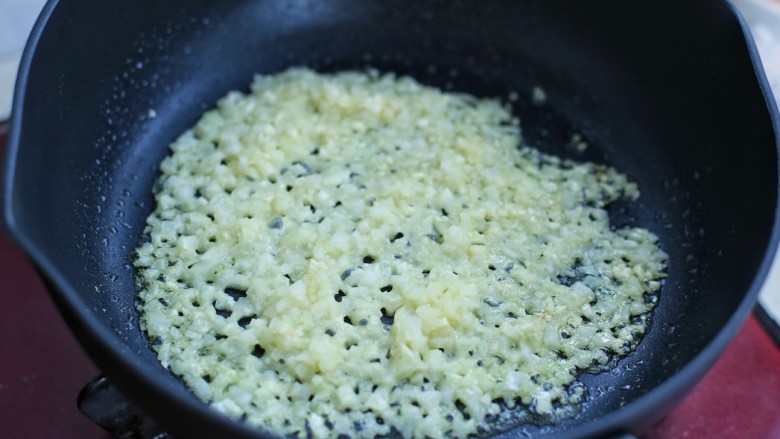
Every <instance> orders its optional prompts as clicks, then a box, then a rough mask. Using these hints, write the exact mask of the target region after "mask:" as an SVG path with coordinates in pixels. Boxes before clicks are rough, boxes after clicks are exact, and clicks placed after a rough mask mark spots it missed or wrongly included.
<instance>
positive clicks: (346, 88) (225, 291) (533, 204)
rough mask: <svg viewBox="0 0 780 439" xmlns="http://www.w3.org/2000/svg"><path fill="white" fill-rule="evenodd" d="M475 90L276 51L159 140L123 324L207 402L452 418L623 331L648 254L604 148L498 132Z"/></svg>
mask: <svg viewBox="0 0 780 439" xmlns="http://www.w3.org/2000/svg"><path fill="white" fill-rule="evenodd" d="M519 145H520V131H519V126H518V122H517V120H516V119H515V118H513V117H512V116H511V114H510V113H509V112H508V111H507V109H505V108H504V107H503V106H502V105H501V104H500V103H499V102H498V101H495V100H487V99H477V98H474V97H472V96H469V95H465V94H453V93H444V92H442V91H440V90H437V89H435V88H432V87H427V86H423V85H420V84H418V83H417V82H415V81H414V80H412V79H410V78H405V77H404V78H396V77H395V76H393V75H389V74H387V75H379V74H377V73H376V72H368V73H339V74H334V75H325V74H317V73H314V72H312V71H309V70H305V69H292V70H288V71H286V72H283V73H281V74H278V75H272V76H258V77H256V78H255V81H254V83H253V84H252V87H251V93H249V94H246V95H245V94H241V93H238V92H233V93H230V94H229V95H228V96H226V97H225V98H224V99H222V100H221V101H220V102H219V104H218V107H217V108H216V109H214V110H212V111H209V112H207V113H206V114H205V115H204V116H203V118H202V119H201V120H200V121H199V122H198V123H197V125H196V126H195V127H194V128H193V129H191V130H189V131H187V132H185V133H184V134H183V135H182V136H181V137H180V138H179V139H178V140H177V141H176V142H174V143H173V144H172V145H171V150H172V155H171V156H169V157H168V158H166V159H165V160H164V161H163V163H162V165H161V170H162V176H161V177H160V180H159V186H158V192H157V193H156V201H157V205H156V210H155V211H154V212H153V213H152V215H151V216H150V217H149V219H148V227H147V230H146V232H147V235H148V237H149V240H148V242H145V243H143V244H141V245H140V246H139V248H138V249H137V259H136V261H135V266H136V268H137V270H138V277H139V285H140V288H141V292H140V299H141V303H140V311H141V313H142V319H141V324H142V328H143V329H144V330H145V331H146V332H147V334H148V335H149V337H150V339H151V340H152V342H153V346H154V349H155V350H156V351H157V352H158V355H159V359H160V361H161V362H162V364H163V365H165V366H166V367H168V368H170V370H172V371H173V372H174V373H176V374H177V375H180V376H181V377H182V378H183V379H184V381H185V382H186V383H187V384H188V386H189V387H190V388H191V389H192V390H193V391H194V392H195V394H197V396H198V397H200V398H202V399H203V400H204V401H207V402H208V403H209V404H210V405H211V406H212V407H214V408H215V409H217V410H220V411H222V412H224V413H226V414H227V415H229V416H232V417H235V418H242V419H244V420H245V421H246V422H247V423H249V424H251V425H255V426H262V427H264V428H267V429H270V430H271V431H275V432H277V433H279V434H281V435H286V434H297V435H299V436H313V437H335V436H338V435H339V434H345V435H348V436H354V437H374V436H376V435H386V434H390V433H400V434H401V435H403V436H404V437H425V436H429V437H441V436H445V435H447V436H453V437H464V436H468V435H470V434H473V433H475V432H477V431H478V429H489V427H490V426H489V425H488V424H489V422H488V420H489V419H492V418H494V417H495V415H497V414H499V413H500V412H501V411H502V410H506V409H511V408H513V407H517V406H518V405H519V406H525V407H527V408H528V409H529V410H531V411H534V412H536V413H540V414H549V413H551V412H552V411H553V410H554V407H556V406H559V405H565V404H567V403H568V402H570V394H569V393H568V392H567V391H566V388H567V386H568V385H570V384H571V383H572V382H573V381H574V380H575V379H576V376H577V374H578V373H579V372H581V371H582V370H586V369H588V368H590V367H591V366H593V365H594V364H596V365H603V364H606V363H607V362H608V361H609V359H610V357H611V356H613V355H614V354H620V355H622V354H625V353H628V352H630V351H631V350H632V349H634V347H635V345H636V342H637V341H636V340H637V339H638V338H639V337H638V336H639V335H641V334H642V333H643V332H644V330H645V326H646V317H645V316H646V314H647V313H648V312H649V311H650V310H651V309H652V308H653V304H654V300H647V297H652V295H653V294H654V293H656V292H657V291H658V290H659V288H660V284H659V280H660V279H661V278H662V277H663V276H664V274H663V270H664V266H665V261H666V255H665V254H664V253H663V252H662V251H661V250H660V249H659V248H658V247H657V245H656V242H657V239H656V237H655V236H654V235H653V234H651V233H650V232H648V231H647V230H644V229H640V228H623V229H617V230H611V229H610V224H609V219H608V216H607V213H606V211H605V210H604V207H605V206H606V205H607V204H608V203H610V202H612V201H615V200H617V199H620V198H626V199H635V198H636V197H637V196H638V191H637V187H636V185H635V184H633V183H630V182H629V181H628V180H627V179H626V177H625V176H623V175H622V174H620V173H618V172H617V171H615V170H614V169H612V168H609V167H604V166H600V165H595V164H590V163H586V164H581V163H574V162H571V161H567V160H561V159H558V158H556V157H553V156H549V155H546V154H543V153H541V152H539V151H537V150H534V149H531V148H527V147H519Z"/></svg>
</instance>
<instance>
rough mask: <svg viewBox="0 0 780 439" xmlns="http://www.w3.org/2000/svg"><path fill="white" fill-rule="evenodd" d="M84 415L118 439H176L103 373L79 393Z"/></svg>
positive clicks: (80, 407)
mask: <svg viewBox="0 0 780 439" xmlns="http://www.w3.org/2000/svg"><path fill="white" fill-rule="evenodd" d="M78 406H79V410H80V411H81V413H82V414H84V416H86V417H87V418H89V420H91V421H92V422H94V423H96V424H98V425H99V426H101V427H103V429H104V430H106V431H107V432H108V433H110V434H111V435H112V436H114V437H115V438H118V439H174V437H173V436H172V435H171V434H169V433H166V432H164V431H163V430H162V429H161V428H160V427H159V426H158V425H157V424H156V423H155V422H154V421H153V420H152V418H150V417H149V416H148V415H146V413H144V412H143V411H141V410H140V409H139V408H138V407H136V406H135V405H134V404H133V403H131V402H129V401H128V400H127V399H126V398H125V396H124V395H122V393H121V392H120V391H119V389H117V388H116V387H115V386H114V385H113V384H112V383H111V381H109V379H108V378H106V377H105V376H103V375H101V376H98V377H97V378H95V379H93V380H92V381H90V382H89V383H88V384H87V385H86V386H84V388H83V389H81V392H79V397H78Z"/></svg>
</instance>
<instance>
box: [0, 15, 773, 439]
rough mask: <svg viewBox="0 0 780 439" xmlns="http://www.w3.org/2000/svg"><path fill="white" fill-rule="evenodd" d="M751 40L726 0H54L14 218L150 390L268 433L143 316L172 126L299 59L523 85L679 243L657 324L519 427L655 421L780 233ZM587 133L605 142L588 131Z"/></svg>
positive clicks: (542, 431) (616, 211)
mask: <svg viewBox="0 0 780 439" xmlns="http://www.w3.org/2000/svg"><path fill="white" fill-rule="evenodd" d="M751 54H753V55H754V56H755V50H754V49H753V47H752V45H751V44H750V43H746V41H745V37H744V27H743V25H742V24H741V23H740V21H739V19H738V18H737V17H736V16H735V14H734V12H733V10H732V7H731V6H730V5H729V4H728V3H726V2H724V1H711V2H680V1H669V2H658V1H653V2H650V1H635V2H624V1H591V2H571V1H568V0H536V1H530V0H527V1H488V2H477V1H453V2H444V1H402V0H393V1H382V2H380V1H359V0H329V1H306V0H289V1H264V0H254V1H233V2H217V1H211V2H210V1H202V0H197V1H196V0H186V1H184V0H182V1H174V0H166V1H152V0H144V1H134V2H129V1H114V2H93V1H88V0H60V1H56V0H52V1H51V2H50V3H49V4H48V5H47V6H46V8H45V10H44V12H43V15H42V17H41V19H40V20H39V23H38V25H37V26H36V28H35V30H34V32H33V35H32V37H31V40H30V43H29V46H28V48H27V51H26V53H25V56H24V59H23V62H22V68H21V71H20V75H19V83H18V87H17V95H16V101H15V107H14V114H13V125H12V132H11V136H10V142H9V156H8V161H7V166H6V174H5V180H6V181H5V183H6V187H5V192H4V195H5V200H4V203H5V204H4V208H5V220H6V223H7V225H8V227H9V230H10V232H11V234H12V235H13V236H14V237H15V238H16V239H17V241H18V242H19V243H20V245H21V246H22V247H23V248H24V249H25V250H26V251H27V252H28V254H29V255H30V256H31V257H32V259H33V260H34V261H35V262H36V263H37V265H38V266H39V267H40V268H41V271H42V272H43V274H44V275H45V277H46V278H47V279H48V281H49V282H50V284H51V287H52V295H53V297H54V299H55V300H56V302H57V303H58V305H59V307H60V309H61V310H62V312H63V314H64V315H65V316H66V318H67V319H68V322H69V323H70V325H71V326H72V328H73V329H74V331H75V332H76V335H77V336H78V337H79V339H80V340H81V342H82V343H83V345H84V346H85V348H86V349H87V351H88V352H89V353H90V355H91V356H92V358H93V359H94V360H95V362H96V363H97V364H98V366H99V367H100V368H101V369H103V370H104V371H105V373H107V374H108V375H109V376H110V377H111V378H112V379H113V380H114V381H115V382H116V383H117V384H118V385H119V386H120V388H121V389H122V390H123V391H125V392H126V393H127V395H128V396H130V397H131V398H132V399H134V400H135V401H136V402H138V403H139V404H140V405H141V406H142V407H143V408H145V409H146V410H147V411H149V412H150V413H151V414H153V415H154V416H155V417H156V418H157V419H158V420H159V421H160V422H161V423H162V424H163V425H165V426H167V427H169V428H171V429H172V430H174V431H175V432H176V433H179V434H180V435H182V436H184V437H201V436H211V437H217V436H224V434H225V433H230V434H232V435H233V436H234V437H239V436H249V435H251V434H253V433H252V432H251V431H249V430H247V429H244V428H243V427H241V426H240V425H238V424H236V423H233V422H232V421H229V420H226V419H224V418H222V417H221V416H219V415H217V414H216V413H214V412H212V411H210V410H209V409H208V408H207V407H206V406H205V405H204V404H202V403H201V402H199V401H198V400H197V399H196V398H195V397H194V396H192V395H191V394H190V393H189V392H188V391H187V390H186V389H185V387H184V386H183V385H182V384H181V383H180V382H179V381H178V380H177V379H176V378H175V377H174V376H172V375H171V374H170V373H168V372H167V371H166V370H165V369H163V368H162V367H161V366H160V365H159V363H158V362H157V360H156V358H155V355H154V353H153V352H152V350H151V349H150V347H149V345H148V343H147V340H146V339H145V338H144V336H143V334H142V333H141V332H140V330H139V328H138V316H137V313H136V311H135V288H134V284H133V270H132V266H131V264H130V262H129V258H130V256H131V254H132V250H133V248H134V247H135V245H136V243H137V241H138V239H139V237H140V236H141V233H142V230H143V226H144V221H145V218H146V217H147V215H148V214H149V212H150V211H151V209H152V208H153V199H152V186H153V181H154V179H155V178H156V176H157V175H158V163H159V162H160V160H161V159H162V158H163V157H164V156H165V155H166V154H167V145H168V144H169V143H170V142H171V141H172V140H174V139H175V138H176V137H177V136H178V134H180V133H181V132H182V131H183V130H185V129H186V128H188V127H190V126H191V125H192V124H193V123H194V122H195V121H196V120H197V118H198V116H199V115H200V114H201V113H202V112H203V111H204V110H206V109H208V108H210V107H212V106H213V105H214V104H215V102H216V100H217V99H218V98H219V97H221V96H222V95H224V94H225V93H226V92H227V91H229V90H232V89H245V88H246V87H247V86H248V84H249V82H250V81H251V77H252V74H253V73H256V72H263V73H267V72H274V71H279V70H281V69H284V68H286V67H288V66H300V65H306V66H310V67H313V68H316V69H319V70H324V71H332V70H339V69H346V68H349V69H362V68H366V67H369V66H371V67H376V68H379V69H381V70H387V71H395V72H398V73H400V74H411V75H413V76H414V77H415V78H417V79H418V80H420V81H422V82H425V83H429V84H434V85H437V86H440V87H442V88H445V89H454V90H461V91H467V92H471V93H474V94H477V95H480V96H494V97H506V96H507V95H508V94H509V93H510V92H515V93H517V95H518V97H519V99H518V100H517V101H516V102H515V103H514V109H515V111H516V113H517V114H518V115H519V116H520V118H521V123H522V126H523V132H524V135H525V138H526V140H527V143H529V144H531V145H534V146H537V147H539V148H541V149H542V150H544V151H548V152H553V153H556V154H560V155H564V156H568V157H572V158H575V159H579V160H596V161H599V162H602V163H608V164H612V165H614V166H616V167H617V168H618V169H620V170H622V171H624V172H625V173H627V174H628V175H629V176H630V177H631V178H632V179H634V180H635V181H637V182H638V183H639V186H640V189H641V191H642V196H641V198H640V201H639V202H637V203H632V204H623V205H620V206H616V207H614V208H613V209H612V211H611V216H612V220H613V222H614V224H615V225H617V226H621V225H627V224H631V225H633V224H638V225H641V226H643V227H647V228H649V229H650V230H652V231H653V232H655V233H656V234H658V235H659V236H660V239H661V246H662V248H663V249H664V250H665V251H666V252H667V253H669V255H670V259H669V277H668V280H667V282H666V285H665V286H664V287H663V290H662V293H661V296H660V301H659V304H658V308H657V311H656V313H655V317H654V319H653V323H652V328H651V330H650V332H649V334H648V335H647V336H646V337H645V339H644V341H643V342H642V343H641V345H640V346H639V348H638V350H637V351H636V353H634V354H632V355H631V356H629V357H628V358H627V359H625V360H622V361H620V363H619V364H618V365H617V367H616V368H615V369H613V370H611V371H609V372H606V373H603V374H600V375H587V376H584V377H583V378H582V381H583V382H584V383H585V384H586V385H587V386H588V389H589V402H588V403H586V404H585V405H584V406H583V408H582V410H581V412H580V414H579V415H577V416H575V417H573V418H571V419H567V420H564V421H562V422H559V423H557V424H554V425H549V426H542V427H539V426H534V425H525V426H521V427H519V428H517V429H515V430H512V431H510V432H508V433H506V437H520V436H523V435H524V434H527V433H533V434H539V435H553V436H554V435H583V436H588V435H595V434H608V433H612V432H618V431H623V430H630V431H639V430H641V429H643V428H645V427H647V426H648V425H649V424H651V423H653V422H655V421H656V420H657V419H659V418H660V417H661V416H662V415H663V414H665V413H666V412H667V411H668V410H670V409H671V407H672V406H673V405H674V403H676V402H677V401H678V400H679V399H680V398H681V397H682V396H683V395H684V394H685V393H686V392H687V391H688V390H689V389H690V388H691V387H692V386H693V385H694V384H695V382H696V381H697V380H698V378H699V377H700V376H701V375H702V374H703V373H704V372H705V370H706V369H707V367H708V366H709V364H710V363H711V362H712V361H714V358H715V357H716V356H717V355H718V354H719V353H720V352H721V350H722V349H723V348H724V347H725V345H726V343H727V342H728V341H729V340H730V338H731V337H732V336H733V334H734V333H735V332H736V330H737V328H738V327H739V325H740V324H741V323H742V321H743V320H744V318H745V316H746V314H747V313H748V311H749V309H750V308H751V306H752V303H753V301H754V299H755V296H756V294H757V292H758V288H759V287H760V285H761V283H762V281H763V279H764V277H765V275H766V273H767V270H768V267H769V263H770V259H771V257H770V256H768V255H771V254H774V249H775V247H776V238H777V234H778V230H777V229H778V228H777V221H776V217H775V211H776V206H777V197H778V180H777V175H778V172H777V170H778V157H777V148H776V143H775V137H774V131H773V123H772V119H771V118H770V111H769V110H768V106H769V107H770V109H771V111H775V110H774V107H772V105H773V104H771V103H767V100H766V96H767V94H766V90H767V86H766V81H765V79H764V78H763V76H762V74H761V73H759V74H758V75H757V73H756V71H754V67H753V64H752V63H751ZM534 86H540V87H542V88H543V89H544V90H545V91H546V94H547V97H548V99H547V101H546V102H545V103H544V104H542V105H534V104H533V103H532V102H531V97H530V96H531V89H532V88H533V87H534ZM762 89H763V90H764V92H762ZM574 134H580V135H582V136H583V138H584V139H586V140H587V141H588V142H589V144H590V145H591V146H590V148H589V149H588V150H587V151H586V152H585V153H584V154H579V153H576V152H574V151H573V150H572V149H571V148H569V147H567V145H569V144H570V139H571V137H572V135H574ZM53 361H56V359H53ZM218 432H222V434H219V433H218Z"/></svg>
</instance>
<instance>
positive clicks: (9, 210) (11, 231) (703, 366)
mask: <svg viewBox="0 0 780 439" xmlns="http://www.w3.org/2000/svg"><path fill="white" fill-rule="evenodd" d="M721 1H722V2H723V3H725V4H726V5H727V7H728V8H729V10H730V11H731V13H732V15H733V16H734V18H736V20H737V22H738V24H739V26H740V28H741V30H742V33H743V35H744V42H745V44H746V46H747V50H748V53H749V55H750V59H751V62H752V64H753V68H754V72H755V74H756V79H757V81H758V85H759V88H760V89H761V92H762V94H763V96H764V100H765V101H766V104H767V109H768V111H769V113H770V117H771V122H772V127H773V130H774V133H775V147H776V150H778V151H780V143H778V138H777V136H778V133H780V121H779V119H780V117H779V116H778V108H777V104H776V102H775V100H774V99H773V97H772V93H771V90H770V88H769V82H768V80H767V78H766V75H765V73H764V71H763V68H762V67H761V61H760V58H759V55H758V50H757V48H756V45H755V41H754V40H753V37H752V35H751V33H750V30H749V28H748V27H747V23H746V22H745V20H744V18H743V17H742V15H741V14H740V13H739V11H738V10H737V9H736V7H735V6H734V5H733V3H732V2H731V1H730V0H721ZM59 3H60V0H48V1H47V3H46V5H45V6H44V8H43V10H42V12H41V14H40V15H39V17H38V19H37V21H36V23H35V25H34V27H33V29H32V32H31V34H30V37H29V39H28V41H27V44H26V46H25V49H24V52H23V55H22V58H21V62H20V66H19V71H18V74H17V79H16V84H15V92H14V98H13V107H12V113H11V118H10V122H11V129H10V132H9V135H8V142H7V147H6V158H5V163H4V165H3V177H2V183H3V189H2V192H1V193H0V196H2V198H3V199H2V208H3V220H4V225H5V227H6V230H7V231H8V235H9V236H10V238H11V239H12V240H13V241H14V242H16V244H17V245H18V246H19V247H20V248H22V249H23V250H24V251H25V253H26V254H27V255H28V256H29V258H30V259H31V260H32V261H33V262H34V263H35V265H36V266H37V267H38V268H39V269H40V270H41V272H42V273H43V274H44V275H45V276H46V277H47V278H48V280H49V281H50V282H51V285H52V286H53V287H54V288H53V289H52V288H49V293H50V294H51V295H52V297H53V298H54V299H60V300H57V303H58V306H60V310H61V312H63V313H68V314H70V315H69V316H68V317H69V318H71V319H74V320H75V321H76V322H77V323H78V324H79V325H81V326H83V327H86V328H88V329H89V331H90V333H88V334H82V336H83V337H88V338H90V339H92V341H93V342H94V343H95V344H96V345H97V346H98V348H99V349H100V350H101V355H105V356H106V357H107V358H108V359H109V360H110V361H99V360H97V359H96V358H94V357H93V361H95V362H96V363H103V362H113V363H117V364H122V365H124V367H125V369H126V370H125V373H129V375H130V379H132V380H135V381H139V382H142V383H144V384H145V385H146V386H148V388H149V389H151V390H153V391H154V392H155V393H157V394H160V395H164V396H165V397H166V398H168V399H169V401H170V402H173V403H176V404H179V405H180V406H181V407H183V408H184V409H186V410H189V411H190V412H192V413H197V414H199V415H201V416H205V417H207V418H210V419H211V420H213V421H215V422H217V423H220V424H221V425H224V426H225V427H227V428H229V429H231V430H233V431H234V432H237V430H238V431H242V432H243V433H245V434H255V435H258V434H262V432H261V431H258V430H256V429H250V428H248V427H246V426H244V425H242V424H240V423H239V422H235V421H233V420H232V419H230V418H228V417H226V416H224V415H222V414H220V413H218V412H216V411H215V410H212V409H211V408H209V407H208V406H207V405H205V404H204V403H201V402H199V401H197V400H195V399H194V398H190V397H184V396H183V395H181V394H179V393H175V392H170V390H169V386H167V385H166V384H165V383H164V382H163V381H162V380H160V379H157V378H155V377H152V378H150V377H149V376H148V375H147V374H145V373H144V370H143V367H142V365H141V363H140V362H139V357H138V356H137V355H136V354H135V353H134V352H133V351H131V350H128V349H126V348H123V344H122V343H116V339H117V335H116V333H115V332H113V331H111V330H110V329H108V328H107V327H105V326H104V325H102V324H101V323H100V322H99V321H98V319H97V317H96V316H95V314H94V313H93V312H92V311H91V310H90V308H89V307H88V306H86V304H85V303H84V302H83V301H82V300H81V299H80V297H79V296H78V294H77V293H76V289H75V288H74V287H73V286H72V285H71V284H70V282H69V281H68V280H67V278H66V276H64V275H63V273H61V272H60V270H59V269H58V268H57V267H56V266H55V264H54V263H53V262H52V261H51V260H50V259H49V258H48V257H47V256H46V254H45V253H44V252H43V251H42V250H41V249H40V248H38V247H37V246H36V245H35V244H34V243H33V242H32V240H31V239H30V238H28V237H27V236H26V235H25V233H24V232H23V229H22V228H21V227H20V226H19V223H18V222H17V221H16V217H15V215H14V206H13V201H14V200H13V187H14V185H13V183H14V179H15V164H16V161H17V157H18V153H19V148H20V138H21V132H22V113H23V109H24V100H25V94H26V91H27V78H28V75H29V73H30V68H31V65H32V60H33V58H34V55H35V52H36V50H37V47H38V44H39V42H40V39H41V37H42V34H43V32H44V30H45V28H46V25H47V23H48V21H49V19H50V18H51V15H52V13H53V11H54V10H55V9H56V7H57V6H58V5H59ZM777 175H778V176H780V161H778V167H777ZM779 180H780V179H779ZM775 199H776V203H775V217H774V224H773V227H772V232H771V235H770V239H769V242H768V243H767V247H766V248H765V250H764V256H763V259H762V262H761V264H760V266H759V268H758V270H757V272H756V274H755V276H754V278H753V282H752V283H751V285H750V287H749V288H748V290H747V292H746V294H745V296H744V298H743V299H742V301H741V302H740V304H739V306H738V307H737V308H736V310H735V311H734V312H733V313H732V315H731V317H730V318H729V320H728V321H727V322H726V324H725V325H723V326H722V327H721V329H720V330H719V331H718V333H717V335H716V336H715V337H714V338H713V339H712V340H711V341H710V342H709V343H707V345H705V346H704V347H703V348H702V350H701V351H700V352H699V353H697V354H696V356H695V357H694V358H693V359H692V360H691V361H689V362H688V363H687V364H686V365H685V366H683V367H682V368H681V369H680V370H679V371H677V372H676V373H675V374H674V375H672V376H671V377H670V378H668V379H667V380H666V381H664V382H663V383H661V384H660V385H657V386H655V387H653V388H652V389H651V390H649V391H648V392H647V393H646V394H644V395H643V396H641V397H639V398H637V399H635V400H633V401H631V402H629V403H628V404H627V405H626V406H624V407H622V408H620V409H618V410H614V411H612V412H610V413H607V414H606V415H602V416H597V417H593V418H592V419H590V420H588V421H586V422H585V423H584V424H582V425H580V426H578V427H576V428H573V429H570V430H566V431H563V432H561V437H592V436H596V435H603V434H610V433H614V432H616V431H621V430H622V429H623V426H625V425H628V424H629V423H630V421H631V420H635V419H638V418H639V417H641V416H642V415H643V414H646V413H650V412H653V411H656V410H658V409H659V407H660V406H662V405H663V404H665V403H667V402H669V400H670V399H671V396H673V395H676V394H677V393H678V392H679V389H681V388H683V389H689V388H692V387H693V385H695V384H696V383H698V380H699V379H700V378H701V376H703V375H704V373H706V371H707V370H708V369H709V368H710V367H711V366H712V364H713V363H714V361H715V359H716V358H717V357H718V356H719V355H720V354H721V353H722V352H723V350H724V349H725V348H726V346H727V345H728V344H729V343H730V341H731V340H732V339H733V337H734V336H735V334H736V333H737V331H738V330H739V328H740V327H741V326H742V324H743V323H744V321H745V320H746V319H747V316H748V315H749V312H750V310H751V309H752V308H753V306H754V304H755V302H756V300H757V297H758V294H759V291H760V289H761V287H762V285H763V284H764V282H765V280H766V278H767V276H768V274H769V270H770V268H771V266H772V262H773V260H774V258H775V254H776V252H777V248H778V240H780V210H779V206H778V204H779V202H780V183H778V187H777V188H776V197H775ZM63 308H65V309H63ZM69 324H71V322H69ZM72 326H73V325H72V324H71V327H72ZM80 341H81V340H80ZM108 376H109V377H110V376H111V372H108ZM120 388H121V386H120ZM685 393H687V392H685ZM664 412H666V410H665V411H664Z"/></svg>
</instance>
